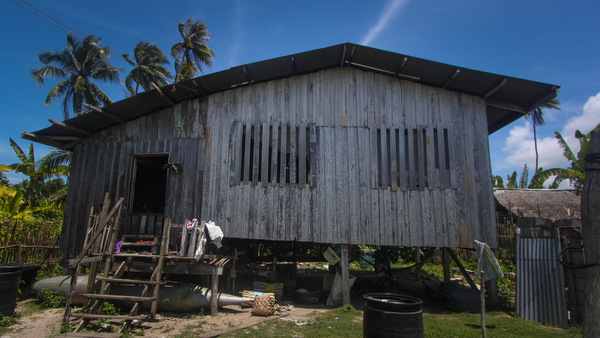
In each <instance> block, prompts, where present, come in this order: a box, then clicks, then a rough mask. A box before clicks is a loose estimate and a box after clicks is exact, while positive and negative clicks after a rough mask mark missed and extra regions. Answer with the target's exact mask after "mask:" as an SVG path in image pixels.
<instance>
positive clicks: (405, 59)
mask: <svg viewBox="0 0 600 338" xmlns="http://www.w3.org/2000/svg"><path fill="white" fill-rule="evenodd" d="M406 61H408V56H405V57H404V58H403V59H402V62H400V64H399V65H398V68H396V71H395V72H394V73H395V74H396V76H398V75H399V74H400V70H401V69H402V68H404V65H406Z"/></svg>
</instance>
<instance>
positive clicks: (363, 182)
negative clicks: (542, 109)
mask: <svg viewBox="0 0 600 338" xmlns="http://www.w3.org/2000/svg"><path fill="white" fill-rule="evenodd" d="M485 109H486V108H485V103H484V101H483V99H481V98H478V97H472V96H469V95H464V94H458V93H455V92H450V91H446V90H442V89H437V88H431V87H427V86H422V85H419V84H416V83H413V82H409V81H404V80H398V79H395V78H392V77H389V76H384V75H379V74H375V73H372V72H367V71H361V70H356V69H352V68H336V69H330V70H324V71H320V72H317V73H313V74H308V75H302V76H297V77H293V78H288V79H282V80H277V81H271V82H267V83H261V84H256V85H252V86H247V87H240V88H235V89H231V90H228V91H225V92H221V93H217V94H213V95H211V96H210V97H208V98H203V99H196V100H190V101H186V102H184V103H182V104H179V105H176V106H174V107H171V108H167V109H164V110H162V111H159V112H156V113H153V114H151V115H147V116H144V117H142V118H139V119H136V120H134V121H130V122H127V123H125V124H123V125H118V126H115V127H112V128H109V129H107V130H104V131H102V132H100V133H98V134H96V135H93V136H91V137H89V138H88V139H86V140H85V141H84V142H82V143H81V144H80V145H78V146H77V147H76V149H75V151H74V153H73V161H72V171H71V172H72V174H71V178H70V182H69V189H70V193H69V196H68V203H67V210H66V212H65V225H64V231H63V238H62V246H61V247H62V248H63V251H65V252H66V253H70V254H73V253H76V252H77V250H79V249H80V246H81V242H82V238H83V235H84V231H85V229H84V228H85V224H86V220H87V216H88V215H87V213H88V212H89V208H90V206H91V205H93V204H94V203H98V202H100V201H101V200H102V198H103V196H104V193H105V192H107V191H108V192H110V193H111V195H112V196H118V197H121V196H123V197H125V198H126V199H127V203H126V204H125V205H126V208H125V210H126V211H127V212H128V213H130V203H131V201H130V200H129V197H130V189H131V184H132V170H133V158H134V156H135V155H143V154H168V155H169V156H170V161H171V162H175V163H179V164H181V166H182V169H181V171H180V173H179V174H174V172H173V171H170V172H169V177H168V189H167V205H166V207H165V217H170V218H172V219H173V222H175V223H181V222H183V220H184V219H186V218H188V219H191V218H198V219H205V220H214V221H215V222H216V223H217V224H218V225H220V226H221V227H222V228H223V230H224V232H225V234H226V236H228V237H237V238H251V239H267V240H287V241H292V240H296V241H312V242H320V243H346V244H381V245H410V246H438V247H470V246H472V240H473V239H478V240H482V241H485V242H488V243H489V244H490V245H492V246H495V245H496V236H495V234H496V224H495V218H494V216H493V215H494V212H493V211H494V208H493V207H494V206H493V196H492V182H491V168H490V159H489V150H488V143H487V142H488V139H487V121H486V114H485ZM259 140H261V141H260V142H259ZM263 141H264V142H263ZM259 173H260V175H259ZM113 198H117V197H113Z"/></svg>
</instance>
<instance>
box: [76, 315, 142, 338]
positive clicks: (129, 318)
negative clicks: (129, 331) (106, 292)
mask: <svg viewBox="0 0 600 338" xmlns="http://www.w3.org/2000/svg"><path fill="white" fill-rule="evenodd" d="M71 317H76V318H87V319H117V320H144V319H146V318H148V316H147V315H139V316H127V315H99V314H93V313H79V312H75V313H72V314H71ZM91 337H95V336H91ZM117 337H119V336H117Z"/></svg>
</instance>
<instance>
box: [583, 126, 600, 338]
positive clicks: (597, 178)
mask: <svg viewBox="0 0 600 338" xmlns="http://www.w3.org/2000/svg"><path fill="white" fill-rule="evenodd" d="M590 146H591V147H590V152H589V154H588V155H587V156H586V157H585V161H586V162H587V167H586V171H585V182H584V185H583V190H582V192H581V221H582V235H583V236H582V237H583V245H584V250H585V260H586V263H588V264H589V263H597V262H600V245H598V243H600V130H594V131H592V136H591V141H590ZM586 274H587V277H586V279H587V281H586V293H587V297H586V304H585V318H584V320H583V336H584V337H600V302H599V301H598V300H599V299H600V265H596V266H592V267H590V268H589V269H586Z"/></svg>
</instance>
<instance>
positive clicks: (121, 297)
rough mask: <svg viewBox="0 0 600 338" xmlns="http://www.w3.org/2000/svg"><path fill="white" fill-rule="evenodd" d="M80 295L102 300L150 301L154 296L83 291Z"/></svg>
mask: <svg viewBox="0 0 600 338" xmlns="http://www.w3.org/2000/svg"><path fill="white" fill-rule="evenodd" d="M81 296H82V297H86V298H92V299H104V300H129V301H132V302H146V301H148V302H151V301H153V300H154V299H155V298H154V297H140V296H125V295H99V294H96V293H83V294H81Z"/></svg>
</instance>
